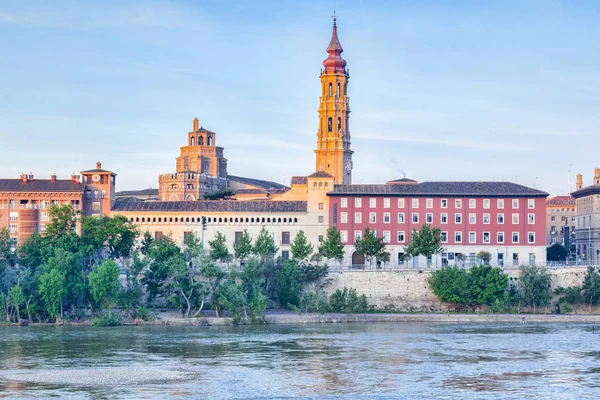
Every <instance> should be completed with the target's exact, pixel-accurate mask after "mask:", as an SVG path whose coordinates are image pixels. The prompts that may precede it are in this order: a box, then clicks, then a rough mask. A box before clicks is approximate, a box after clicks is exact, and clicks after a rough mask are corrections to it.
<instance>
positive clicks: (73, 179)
mask: <svg viewBox="0 0 600 400" xmlns="http://www.w3.org/2000/svg"><path fill="white" fill-rule="evenodd" d="M71 180H72V181H73V182H75V183H79V175H78V174H75V173H73V174H71Z"/></svg>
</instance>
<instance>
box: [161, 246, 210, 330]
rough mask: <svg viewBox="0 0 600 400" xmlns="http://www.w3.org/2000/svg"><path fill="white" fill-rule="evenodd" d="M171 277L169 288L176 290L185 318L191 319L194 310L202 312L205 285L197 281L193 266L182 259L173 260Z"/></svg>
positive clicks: (175, 294)
mask: <svg viewBox="0 0 600 400" xmlns="http://www.w3.org/2000/svg"><path fill="white" fill-rule="evenodd" d="M170 275H171V277H170V281H169V287H170V288H171V289H173V290H174V292H175V293H174V296H176V297H177V298H178V299H177V300H178V303H179V304H181V311H183V312H184V315H185V317H186V318H189V317H190V316H191V313H192V310H193V309H198V312H200V311H201V310H202V307H203V306H204V284H203V282H202V281H201V280H199V279H197V277H196V274H195V273H194V270H193V264H192V263H191V262H189V263H188V262H185V260H183V259H181V258H177V259H173V262H172V264H171V271H170Z"/></svg>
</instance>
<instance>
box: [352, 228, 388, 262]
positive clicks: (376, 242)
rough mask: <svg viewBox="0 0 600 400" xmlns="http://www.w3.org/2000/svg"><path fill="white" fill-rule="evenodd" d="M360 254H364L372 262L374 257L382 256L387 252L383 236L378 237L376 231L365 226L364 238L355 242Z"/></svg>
mask: <svg viewBox="0 0 600 400" xmlns="http://www.w3.org/2000/svg"><path fill="white" fill-rule="evenodd" d="M354 248H355V249H356V252H357V253H358V254H363V255H364V256H365V257H366V259H367V262H368V263H369V264H370V263H371V260H372V259H373V257H375V258H382V257H383V256H384V254H385V243H383V238H382V237H377V235H375V231H372V230H370V229H369V228H368V227H367V228H365V231H364V232H363V235H362V238H361V239H357V240H356V241H355V242H354Z"/></svg>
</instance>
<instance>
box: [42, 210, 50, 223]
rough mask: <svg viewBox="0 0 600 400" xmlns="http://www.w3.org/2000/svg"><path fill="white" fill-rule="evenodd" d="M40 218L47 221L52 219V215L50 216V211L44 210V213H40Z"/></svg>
mask: <svg viewBox="0 0 600 400" xmlns="http://www.w3.org/2000/svg"><path fill="white" fill-rule="evenodd" d="M40 220H41V221H42V222H47V221H49V220H50V217H49V215H48V213H47V212H43V213H41V214H40Z"/></svg>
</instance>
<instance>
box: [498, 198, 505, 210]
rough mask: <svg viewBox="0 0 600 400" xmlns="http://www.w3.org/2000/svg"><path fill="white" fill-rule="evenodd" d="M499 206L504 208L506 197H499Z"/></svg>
mask: <svg viewBox="0 0 600 400" xmlns="http://www.w3.org/2000/svg"><path fill="white" fill-rule="evenodd" d="M498 208H500V209H502V208H504V199H498Z"/></svg>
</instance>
